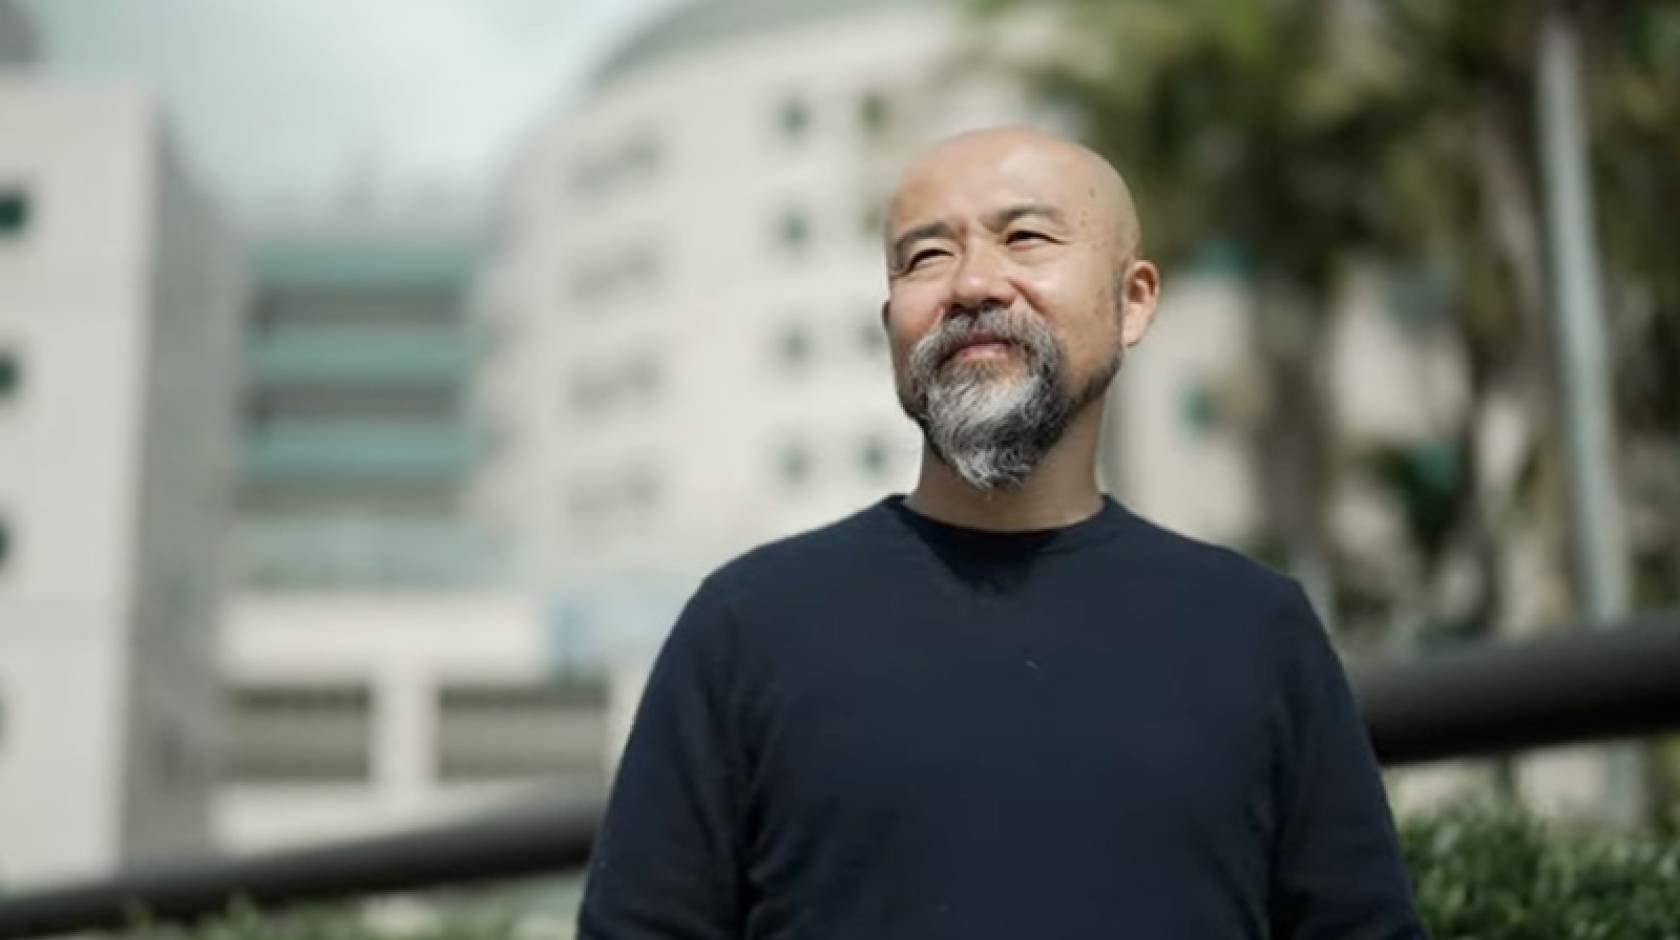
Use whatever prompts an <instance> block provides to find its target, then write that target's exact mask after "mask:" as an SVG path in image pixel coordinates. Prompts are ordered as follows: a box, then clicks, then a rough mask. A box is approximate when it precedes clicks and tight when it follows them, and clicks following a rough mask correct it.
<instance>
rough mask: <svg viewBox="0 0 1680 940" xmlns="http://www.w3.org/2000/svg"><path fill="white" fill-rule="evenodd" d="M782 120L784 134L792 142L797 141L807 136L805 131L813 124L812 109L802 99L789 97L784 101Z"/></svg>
mask: <svg viewBox="0 0 1680 940" xmlns="http://www.w3.org/2000/svg"><path fill="white" fill-rule="evenodd" d="M780 120H781V125H782V136H783V137H785V138H787V139H788V140H789V141H790V142H797V141H799V140H800V139H801V138H802V137H804V136H805V131H806V130H807V129H808V128H809V127H810V126H811V111H810V109H809V108H807V107H806V106H805V102H804V101H802V100H801V99H799V98H797V97H793V98H788V99H787V100H785V101H783V102H782V110H781V116H780Z"/></svg>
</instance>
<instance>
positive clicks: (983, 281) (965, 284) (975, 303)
mask: <svg viewBox="0 0 1680 940" xmlns="http://www.w3.org/2000/svg"><path fill="white" fill-rule="evenodd" d="M1008 273H1009V272H1008V266H1007V264H1006V262H1005V259H1003V258H1000V257H998V253H997V252H995V251H992V250H990V249H988V248H986V247H977V248H972V249H970V250H968V251H965V252H963V256H962V258H961V259H960V260H959V261H958V263H957V266H956V269H955V270H954V271H952V273H951V288H950V294H951V305H952V306H954V307H958V308H961V309H966V310H978V309H981V308H982V307H986V306H991V305H994V304H995V305H998V306H1002V307H1009V306H1011V305H1013V304H1014V302H1015V286H1014V285H1013V284H1012V283H1010V280H1009V277H1008Z"/></svg>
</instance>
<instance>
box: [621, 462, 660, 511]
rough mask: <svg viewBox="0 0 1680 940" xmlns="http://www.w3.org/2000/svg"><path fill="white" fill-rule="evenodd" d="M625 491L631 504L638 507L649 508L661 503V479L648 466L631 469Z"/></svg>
mask: <svg viewBox="0 0 1680 940" xmlns="http://www.w3.org/2000/svg"><path fill="white" fill-rule="evenodd" d="M624 492H625V497H626V498H627V499H628V500H629V502H630V505H631V506H633V507H635V508H636V509H641V510H648V509H652V508H653V507H654V506H656V505H658V504H659V481H658V480H657V479H656V478H655V477H654V474H653V471H652V470H651V469H649V468H647V467H637V468H636V469H635V470H633V471H631V473H630V477H629V480H628V481H627V482H626V484H625V491H624Z"/></svg>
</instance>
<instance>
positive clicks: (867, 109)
mask: <svg viewBox="0 0 1680 940" xmlns="http://www.w3.org/2000/svg"><path fill="white" fill-rule="evenodd" d="M891 120H892V109H891V108H890V107H889V106H888V104H887V96H886V95H883V94H881V93H880V92H878V91H872V92H869V93H868V94H866V95H864V96H863V100H861V101H859V102H858V121H859V123H861V124H862V125H863V131H864V133H865V134H867V135H868V136H870V137H880V136H881V135H882V134H883V133H885V132H886V130H887V124H888V122H889V121H891Z"/></svg>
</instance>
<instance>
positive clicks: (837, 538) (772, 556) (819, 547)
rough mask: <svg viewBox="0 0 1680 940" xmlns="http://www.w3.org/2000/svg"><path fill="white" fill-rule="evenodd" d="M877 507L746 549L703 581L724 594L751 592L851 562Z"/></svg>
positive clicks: (865, 535)
mask: <svg viewBox="0 0 1680 940" xmlns="http://www.w3.org/2000/svg"><path fill="white" fill-rule="evenodd" d="M880 511H881V509H880V507H879V506H878V505H877V506H870V507H866V508H864V509H860V510H858V511H857V512H854V513H852V514H851V515H849V516H846V517H844V518H842V519H838V520H836V521H834V522H831V523H829V524H827V525H823V526H819V527H817V528H815V529H810V530H807V531H805V532H800V533H797V534H795V535H789V536H785V537H783V538H779V539H775V540H773V541H770V542H766V543H764V544H763V545H760V546H758V547H756V548H752V549H748V550H747V551H746V552H743V553H742V554H740V555H737V556H736V557H735V558H733V559H731V560H730V561H727V562H725V563H724V564H723V565H721V566H719V567H718V568H717V570H715V571H713V572H712V574H711V576H710V577H708V578H707V579H706V580H707V581H708V582H710V583H711V584H712V585H713V586H715V587H717V588H721V589H723V590H724V591H725V592H726V593H729V594H735V593H738V592H740V591H743V590H746V591H752V590H754V589H758V588H763V587H767V586H774V585H785V584H789V583H791V581H792V580H793V579H807V578H809V577H810V575H811V571H812V570H813V566H822V567H824V568H832V567H834V566H843V565H846V564H855V563H856V560H857V558H858V557H859V556H858V551H859V548H860V546H861V545H862V543H863V542H864V540H865V539H866V538H867V537H868V534H869V530H870V528H871V516H872V515H873V514H875V513H878V512H880Z"/></svg>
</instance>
